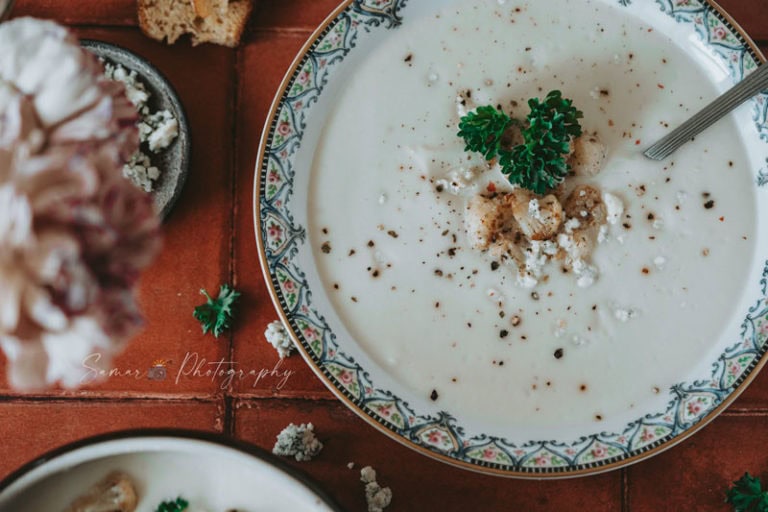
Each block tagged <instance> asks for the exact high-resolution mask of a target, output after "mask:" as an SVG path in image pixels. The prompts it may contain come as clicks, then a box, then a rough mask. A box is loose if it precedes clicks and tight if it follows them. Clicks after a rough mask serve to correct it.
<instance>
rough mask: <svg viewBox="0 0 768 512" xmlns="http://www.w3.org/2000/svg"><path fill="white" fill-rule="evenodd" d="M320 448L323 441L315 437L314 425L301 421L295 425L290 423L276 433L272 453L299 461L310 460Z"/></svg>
mask: <svg viewBox="0 0 768 512" xmlns="http://www.w3.org/2000/svg"><path fill="white" fill-rule="evenodd" d="M322 449H323V443H321V442H320V440H319V439H317V438H316V437H315V426H314V425H312V424H311V423H307V424H304V423H302V424H301V425H298V426H297V425H294V424H293V423H291V424H290V425H288V426H287V427H285V428H284V429H283V431H282V432H280V433H279V434H278V435H277V442H276V443H275V446H274V448H272V453H274V454H275V455H280V456H282V457H293V458H295V459H296V460H297V461H299V462H301V461H309V460H312V458H313V457H315V456H316V455H317V454H318V453H320V450H322Z"/></svg>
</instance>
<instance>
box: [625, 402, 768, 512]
mask: <svg viewBox="0 0 768 512" xmlns="http://www.w3.org/2000/svg"><path fill="white" fill-rule="evenodd" d="M767 443H768V416H765V415H727V416H722V417H720V418H718V419H716V420H715V421H714V422H713V423H712V424H710V425H708V426H707V427H704V429H703V430H701V431H700V432H698V433H697V434H696V435H694V436H693V437H691V438H690V439H688V440H686V441H684V442H683V443H682V444H681V445H678V446H676V447H674V448H672V449H670V450H669V451H667V452H665V453H662V454H660V455H658V456H656V457H653V458H651V459H649V460H647V461H645V462H641V463H639V464H637V465H635V466H632V467H630V468H629V469H628V477H629V487H628V499H629V501H628V503H629V510H638V511H643V510H670V511H677V510H696V511H697V512H705V511H709V510H712V511H725V510H730V508H729V507H728V506H726V505H724V504H723V500H724V499H725V490H726V489H727V488H728V487H729V486H730V484H731V482H732V481H734V480H736V479H738V478H740V477H741V476H742V475H743V474H744V472H746V471H749V472H750V473H751V474H753V475H759V476H761V477H765V476H766V475H768V451H766V450H765V446H766V444H767Z"/></svg>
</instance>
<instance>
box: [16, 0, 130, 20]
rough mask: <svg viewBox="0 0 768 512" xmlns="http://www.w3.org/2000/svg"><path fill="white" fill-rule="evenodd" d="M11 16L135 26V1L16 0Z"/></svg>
mask: <svg viewBox="0 0 768 512" xmlns="http://www.w3.org/2000/svg"><path fill="white" fill-rule="evenodd" d="M12 15H13V16H34V17H36V18H47V19H54V20H57V21H59V22H60V23H65V24H67V25H73V24H80V25H136V24H137V18H136V1H135V0H79V1H68V2H62V1H61V0H16V5H15V6H14V8H13V11H12Z"/></svg>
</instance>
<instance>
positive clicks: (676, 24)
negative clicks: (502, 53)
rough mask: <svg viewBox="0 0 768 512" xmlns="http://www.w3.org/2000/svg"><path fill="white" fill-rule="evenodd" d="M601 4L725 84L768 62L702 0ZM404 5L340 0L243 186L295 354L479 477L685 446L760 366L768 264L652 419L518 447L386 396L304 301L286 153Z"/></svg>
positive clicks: (364, 410)
mask: <svg viewBox="0 0 768 512" xmlns="http://www.w3.org/2000/svg"><path fill="white" fill-rule="evenodd" d="M449 1H450V0H445V1H440V0H434V1H432V2H431V4H430V5H433V4H434V5H437V6H444V5H448V2H449ZM601 1H602V2H603V3H605V4H608V5H611V6H612V7H613V8H615V9H616V10H617V12H619V13H620V12H621V11H622V10H624V11H626V15H627V16H637V17H639V18H640V19H643V20H644V21H645V22H646V23H651V26H653V23H654V22H661V20H663V23H665V24H669V23H671V24H672V25H673V28H674V30H675V33H676V40H678V41H684V42H685V41H690V44H696V45H700V46H701V47H703V48H704V49H705V50H706V51H707V52H708V53H709V54H711V57H712V59H714V60H715V61H717V62H718V64H719V65H720V66H721V67H722V68H723V69H727V70H728V73H729V75H730V78H731V80H732V82H734V83H735V82H738V81H740V80H741V79H742V78H743V77H744V76H745V75H747V74H749V73H750V72H752V71H753V70H754V69H755V68H756V67H757V66H758V65H760V63H762V62H764V60H765V59H764V57H763V56H762V55H761V54H760V52H759V50H758V49H757V47H756V45H755V44H754V43H753V42H752V41H751V40H750V39H749V37H748V36H747V35H746V34H745V32H744V31H743V30H742V29H741V28H740V27H739V26H738V25H737V24H736V23H735V22H734V21H733V19H732V18H731V17H730V16H729V15H728V14H726V13H725V12H724V11H723V10H722V8H720V7H719V6H717V5H716V4H715V3H714V2H712V1H710V0H653V1H652V0H601ZM412 3H413V2H407V1H406V0H349V1H346V2H344V3H343V4H342V5H340V6H339V7H338V8H337V9H336V10H335V11H334V12H333V13H332V14H331V15H330V16H329V17H328V18H327V19H326V20H325V21H324V22H323V24H322V25H321V26H320V27H319V28H318V29H317V30H316V31H315V33H314V34H313V35H312V36H311V37H310V39H309V41H308V42H307V43H306V45H305V46H304V47H303V49H302V50H301V51H300V52H299V54H298V56H297V57H296V59H295V60H294V62H293V64H292V65H291V67H290V69H289V71H288V73H287V75H286V77H285V79H284V80H283V82H282V84H281V86H280V88H279V90H278V92H277V95H276V98H275V101H274V103H273V105H272V108H271V110H270V112H269V115H268V117H267V123H266V125H265V129H264V133H263V136H262V140H261V143H260V148H259V156H258V159H257V167H256V178H255V184H254V218H255V222H254V223H255V227H256V239H257V244H258V247H259V256H260V259H261V264H262V268H263V270H264V274H265V278H266V281H267V283H268V286H269V288H270V293H271V296H272V299H273V301H274V303H275V305H276V306H277V309H278V311H279V314H280V316H281V318H282V320H283V322H284V323H285V324H286V326H287V327H288V329H289V331H290V332H291V334H292V336H293V338H294V340H295V341H296V342H297V345H298V346H299V348H300V351H301V353H302V355H303V357H304V358H305V359H306V360H307V362H308V363H309V364H310V366H311V367H312V369H313V370H314V371H315V373H316V374H317V375H318V376H319V377H320V378H321V380H322V381H323V382H324V383H325V384H326V385H327V386H328V387H329V388H330V389H331V391H333V392H334V393H335V394H336V396H337V397H338V398H339V399H340V400H342V402H344V403H345V404H346V405H347V406H348V407H350V408H351V409H352V410H353V411H354V412H356V413H357V414H358V415H359V416H361V417H362V418H363V419H365V420H366V421H367V422H368V423H370V424H371V425H373V426H374V427H376V428H377V429H379V430H380V431H382V432H383V433H385V434H387V435H389V436H390V437H392V438H393V439H395V440H397V441H399V442H401V443H403V444H405V445H406V446H408V447H410V448H412V449H415V450H417V451H418V452H420V453H423V454H425V455H428V456H430V457H433V458H436V459H438V460H441V461H443V462H447V463H449V464H452V465H456V466H459V467H462V468H465V469H470V470H475V471H479V472H484V473H489V474H495V475H502V476H511V477H522V478H526V477H527V478H558V477H571V476H580V475H587V474H593V473H598V472H603V471H607V470H611V469H615V468H618V467H622V466H625V465H627V464H630V463H633V462H637V461H639V460H642V459H644V458H647V457H649V456H651V455H654V454H657V453H659V452H661V451H662V450H664V449H667V448H669V447H671V446H673V445H675V444H677V443H679V442H680V441H682V440H684V439H686V438H687V437H689V436H690V435H692V434H693V433H695V432H696V431H698V430H699V429H701V428H702V427H703V426H704V425H706V424H707V423H708V422H710V421H711V420H712V419H714V418H715V417H716V416H717V415H718V414H719V413H720V412H722V411H723V410H724V409H725V408H726V407H727V406H728V405H729V404H730V403H731V402H733V401H734V400H735V399H736V397H737V396H738V395H739V394H740V393H741V392H742V391H743V390H744V389H745V387H746V386H747V385H748V384H749V383H750V382H751V381H752V380H753V379H754V377H755V376H756V375H757V373H758V371H759V370H760V368H762V366H763V365H764V364H765V361H766V340H767V338H768V329H767V328H766V327H768V267H766V269H765V271H763V272H762V273H761V274H762V280H761V281H760V285H759V287H755V289H758V288H759V290H760V293H759V296H756V297H754V298H753V299H754V300H752V301H751V302H750V304H751V307H749V308H748V311H741V314H742V315H744V316H743V317H741V316H740V317H739V318H744V320H743V323H742V327H741V332H740V333H738V335H737V336H734V337H733V339H732V341H730V342H728V346H727V347H726V346H725V345H724V346H723V350H722V351H721V352H720V353H719V354H718V355H717V357H716V358H715V359H713V360H711V361H710V362H709V363H710V365H709V370H708V372H707V373H706V374H702V375H694V376H692V377H693V378H689V379H687V380H686V381H685V382H681V383H679V384H677V385H674V386H672V387H671V388H670V389H669V390H668V401H667V405H666V407H664V408H663V409H661V410H658V411H657V412H655V413H653V414H647V415H643V416H642V417H640V418H637V419H636V420H634V421H632V422H629V423H623V424H622V425H604V426H603V430H600V431H596V432H592V433H589V434H586V435H584V434H581V433H579V434H574V435H573V436H572V438H568V439H554V440H553V439H528V440H525V441H522V442H521V441H520V440H509V439H507V438H505V437H504V436H498V435H492V434H490V433H479V434H478V433H474V432H469V431H468V429H467V428H465V426H463V425H462V424H461V423H460V422H459V421H458V420H457V419H456V418H455V417H453V416H452V415H451V413H450V411H447V412H445V411H439V412H434V411H432V412H428V411H425V410H420V409H418V408H417V406H413V405H412V404H417V403H419V402H420V401H421V400H420V399H417V398H415V397H412V396H407V393H405V394H403V393H402V392H398V393H395V392H393V391H392V390H391V389H387V388H388V387H390V386H389V385H387V384H386V383H389V384H391V380H390V379H388V378H387V376H385V375H382V374H381V371H379V370H377V368H376V367H374V366H373V365H371V366H368V365H367V363H365V361H367V358H366V357H365V354H362V353H361V350H360V349H359V347H357V346H353V345H354V344H353V343H350V342H349V340H345V339H344V338H343V337H340V336H337V335H336V333H335V332H334V331H333V329H332V326H331V325H329V322H328V321H327V320H326V318H328V316H329V315H328V314H327V313H328V312H329V311H330V308H332V306H331V304H330V302H329V301H327V300H325V299H323V298H322V294H320V293H315V294H314V295H313V289H312V282H313V280H312V279H309V277H311V276H313V275H315V274H316V272H317V271H316V267H315V264H314V260H313V255H312V250H311V248H310V247H308V246H309V242H308V236H307V225H306V222H307V205H306V186H307V185H306V182H307V181H308V179H306V176H304V174H308V169H307V166H306V165H305V166H300V165H297V164H296V156H297V153H298V152H299V150H300V149H301V150H302V151H310V152H311V151H312V148H311V147H310V148H309V149H307V148H306V145H310V146H311V145H312V144H317V133H318V132H319V129H320V128H321V127H322V124H323V120H324V116H325V115H326V114H327V110H328V107H324V106H322V105H321V106H318V100H319V99H320V98H321V96H322V95H323V94H327V95H333V94H334V93H335V92H337V91H338V90H339V88H340V83H341V82H343V77H344V76H345V74H346V73H350V72H351V71H350V66H351V65H350V64H349V61H355V60H357V59H360V58H361V56H364V55H366V52H368V51H370V50H371V48H373V47H375V45H376V44H377V41H380V40H381V37H383V35H386V32H387V31H391V30H397V28H398V27H399V26H401V25H402V24H404V23H408V19H409V12H410V11H411V10H413V8H412ZM500 3H501V2H500ZM419 8H423V6H421V5H420V6H419ZM421 12H423V11H421ZM678 37H679V39H678ZM686 44H688V43H686ZM350 56H353V57H354V58H348V57H350ZM751 109H752V121H753V125H754V134H753V135H754V137H753V139H754V141H749V142H750V144H754V145H758V146H759V147H758V150H757V151H758V154H760V155H764V154H766V150H768V95H766V94H762V95H760V96H758V97H756V98H755V99H754V100H752V105H751ZM749 129H750V130H752V128H751V127H750V128H749ZM750 137H751V135H750ZM762 145H765V148H763V147H762ZM753 172H754V177H755V187H759V188H762V187H764V186H765V185H766V184H768V170H766V168H765V166H763V168H760V169H754V170H753ZM761 261H764V260H761ZM762 268H763V267H761V269H762ZM315 282H318V281H315ZM755 284H756V283H755ZM755 295H757V294H755ZM750 298H752V297H750ZM718 346H719V345H718ZM718 350H720V349H718ZM689 377H691V376H689ZM382 383H385V385H382ZM614 427H615V428H614Z"/></svg>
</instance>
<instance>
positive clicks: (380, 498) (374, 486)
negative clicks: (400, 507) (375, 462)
mask: <svg viewBox="0 0 768 512" xmlns="http://www.w3.org/2000/svg"><path fill="white" fill-rule="evenodd" d="M360 481H362V482H363V483H365V501H366V502H367V503H368V512H383V511H384V509H385V508H387V507H388V506H389V504H390V503H391V502H392V490H391V489H390V488H389V487H381V486H380V485H379V483H378V482H377V481H376V470H375V469H373V468H372V467H371V466H366V467H364V468H363V469H361V470H360Z"/></svg>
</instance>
